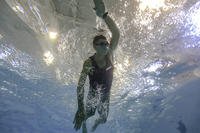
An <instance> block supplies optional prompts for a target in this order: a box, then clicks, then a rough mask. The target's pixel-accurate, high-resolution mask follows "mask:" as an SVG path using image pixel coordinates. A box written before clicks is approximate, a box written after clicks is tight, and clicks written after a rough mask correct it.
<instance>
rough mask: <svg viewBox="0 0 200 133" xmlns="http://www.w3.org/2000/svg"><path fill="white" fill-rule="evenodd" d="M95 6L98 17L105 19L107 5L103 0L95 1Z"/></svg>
mask: <svg viewBox="0 0 200 133" xmlns="http://www.w3.org/2000/svg"><path fill="white" fill-rule="evenodd" d="M93 1H94V4H95V8H94V10H95V12H96V15H97V16H99V17H101V18H103V15H104V14H105V5H104V3H103V0H93Z"/></svg>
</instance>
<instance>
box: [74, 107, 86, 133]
mask: <svg viewBox="0 0 200 133" xmlns="http://www.w3.org/2000/svg"><path fill="white" fill-rule="evenodd" d="M84 119H85V111H84V107H81V108H79V109H78V110H77V112H76V115H75V117H74V121H73V124H74V129H75V130H76V131H77V130H79V129H80V128H81V125H82V123H83V121H84Z"/></svg>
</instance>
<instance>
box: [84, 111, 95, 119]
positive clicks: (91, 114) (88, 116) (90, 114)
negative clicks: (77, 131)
mask: <svg viewBox="0 0 200 133" xmlns="http://www.w3.org/2000/svg"><path fill="white" fill-rule="evenodd" d="M93 115H95V112H89V113H87V114H86V118H85V120H87V119H88V118H90V117H92V116H93Z"/></svg>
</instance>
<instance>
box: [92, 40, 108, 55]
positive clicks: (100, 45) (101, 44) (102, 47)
mask: <svg viewBox="0 0 200 133" xmlns="http://www.w3.org/2000/svg"><path fill="white" fill-rule="evenodd" d="M94 49H95V50H96V52H97V53H98V54H101V55H106V54H107V53H108V51H109V43H108V41H107V40H105V39H99V40H97V41H96V42H95V44H94Z"/></svg>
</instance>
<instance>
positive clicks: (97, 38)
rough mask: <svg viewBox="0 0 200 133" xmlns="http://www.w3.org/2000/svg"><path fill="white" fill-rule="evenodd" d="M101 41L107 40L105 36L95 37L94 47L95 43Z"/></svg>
mask: <svg viewBox="0 0 200 133" xmlns="http://www.w3.org/2000/svg"><path fill="white" fill-rule="evenodd" d="M99 39H105V40H107V39H106V37H105V36H103V35H97V36H95V37H94V40H93V45H94V44H95V42H96V41H98V40H99Z"/></svg>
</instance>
